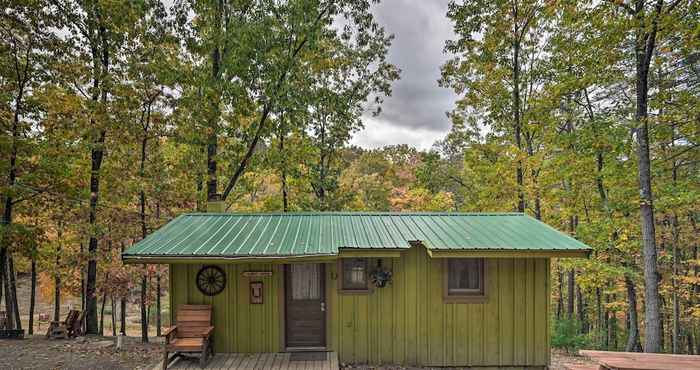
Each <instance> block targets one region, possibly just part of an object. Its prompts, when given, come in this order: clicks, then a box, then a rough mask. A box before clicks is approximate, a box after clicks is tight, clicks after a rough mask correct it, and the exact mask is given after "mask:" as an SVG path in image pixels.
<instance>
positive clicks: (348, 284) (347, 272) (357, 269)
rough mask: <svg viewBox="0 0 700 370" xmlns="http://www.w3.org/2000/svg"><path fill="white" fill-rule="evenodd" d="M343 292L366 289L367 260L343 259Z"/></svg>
mask: <svg viewBox="0 0 700 370" xmlns="http://www.w3.org/2000/svg"><path fill="white" fill-rule="evenodd" d="M342 261H343V262H342V269H343V287H342V289H344V290H366V289H367V260H366V259H364V258H343V260H342Z"/></svg>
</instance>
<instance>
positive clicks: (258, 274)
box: [241, 271, 272, 278]
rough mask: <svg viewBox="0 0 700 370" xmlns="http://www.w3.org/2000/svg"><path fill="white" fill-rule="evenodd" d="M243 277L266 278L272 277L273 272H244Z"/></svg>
mask: <svg viewBox="0 0 700 370" xmlns="http://www.w3.org/2000/svg"><path fill="white" fill-rule="evenodd" d="M241 275H243V276H244V277H248V278H257V277H266V276H272V271H243V273H241Z"/></svg>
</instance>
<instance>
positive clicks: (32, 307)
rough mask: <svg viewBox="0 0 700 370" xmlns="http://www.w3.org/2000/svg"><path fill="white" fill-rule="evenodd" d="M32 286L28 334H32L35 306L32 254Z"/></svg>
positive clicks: (34, 266) (34, 277) (34, 269)
mask: <svg viewBox="0 0 700 370" xmlns="http://www.w3.org/2000/svg"><path fill="white" fill-rule="evenodd" d="M31 259H32V272H31V274H32V278H31V279H32V288H31V293H29V294H30V296H29V325H28V326H29V328H27V329H28V332H29V335H33V334H34V308H35V306H36V258H35V257H34V255H33V254H32V257H31Z"/></svg>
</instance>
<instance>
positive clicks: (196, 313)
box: [163, 304, 214, 370]
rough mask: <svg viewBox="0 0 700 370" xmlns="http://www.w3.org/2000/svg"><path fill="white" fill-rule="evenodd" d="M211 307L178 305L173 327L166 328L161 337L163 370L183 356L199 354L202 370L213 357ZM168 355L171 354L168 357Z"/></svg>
mask: <svg viewBox="0 0 700 370" xmlns="http://www.w3.org/2000/svg"><path fill="white" fill-rule="evenodd" d="M211 316H212V307H211V305H192V304H187V305H179V306H178V307H177V316H176V322H175V325H174V326H172V327H170V328H168V329H167V330H166V331H165V332H164V333H163V336H164V337H165V345H164V348H163V370H165V369H167V368H168V365H169V364H170V362H171V361H172V360H173V359H175V358H177V357H179V356H183V357H186V356H184V355H185V354H187V355H190V354H194V353H199V365H200V366H201V367H202V368H204V367H205V366H206V364H207V361H208V359H209V357H210V356H211V357H213V356H214V337H213V335H212V333H213V332H214V327H213V326H211ZM169 353H173V356H172V357H169V356H168V355H169Z"/></svg>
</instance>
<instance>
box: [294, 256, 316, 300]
mask: <svg viewBox="0 0 700 370" xmlns="http://www.w3.org/2000/svg"><path fill="white" fill-rule="evenodd" d="M289 268H290V272H291V277H292V284H291V288H292V299H294V300H308V299H320V298H321V284H320V277H319V275H320V273H321V266H320V265H318V264H316V263H301V264H292V265H289Z"/></svg>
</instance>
